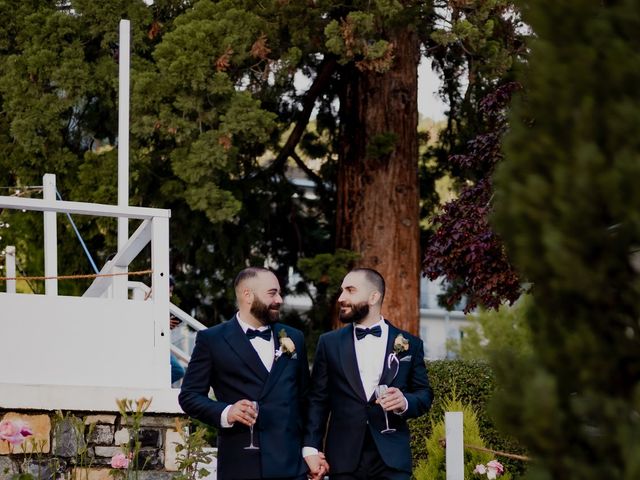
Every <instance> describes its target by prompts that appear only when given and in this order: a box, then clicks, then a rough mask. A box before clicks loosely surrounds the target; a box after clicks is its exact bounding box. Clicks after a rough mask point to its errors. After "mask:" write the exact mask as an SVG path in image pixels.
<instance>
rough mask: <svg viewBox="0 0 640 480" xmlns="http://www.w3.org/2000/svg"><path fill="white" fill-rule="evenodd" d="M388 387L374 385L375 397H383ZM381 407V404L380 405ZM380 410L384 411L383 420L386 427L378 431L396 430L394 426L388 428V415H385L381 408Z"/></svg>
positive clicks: (385, 412)
mask: <svg viewBox="0 0 640 480" xmlns="http://www.w3.org/2000/svg"><path fill="white" fill-rule="evenodd" d="M388 389H389V387H387V386H386V385H376V398H377V399H381V398H383V397H384V396H385V395H386V394H387V390H388ZM380 406H381V407H382V405H380ZM382 411H383V412H384V421H385V423H386V424H387V428H385V429H384V430H381V431H380V433H393V432H395V431H396V429H395V428H389V417H388V416H387V411H386V410H385V409H384V408H383V409H382Z"/></svg>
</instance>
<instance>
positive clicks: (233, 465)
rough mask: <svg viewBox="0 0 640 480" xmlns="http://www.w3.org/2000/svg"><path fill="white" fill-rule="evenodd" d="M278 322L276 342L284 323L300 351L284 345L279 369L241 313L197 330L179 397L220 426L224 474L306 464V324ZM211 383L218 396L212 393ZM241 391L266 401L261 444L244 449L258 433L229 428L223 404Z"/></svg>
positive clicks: (260, 474) (274, 472)
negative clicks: (265, 358) (258, 346)
mask: <svg viewBox="0 0 640 480" xmlns="http://www.w3.org/2000/svg"><path fill="white" fill-rule="evenodd" d="M272 328H273V335H274V340H275V348H276V350H278V348H279V346H280V343H279V339H278V335H279V333H280V331H281V330H282V329H284V331H285V332H286V334H287V336H288V337H290V338H291V340H293V343H294V344H295V347H296V348H295V352H294V354H292V355H290V354H287V353H284V354H282V355H281V356H280V357H279V358H278V359H277V360H275V361H274V363H273V366H272V368H271V372H268V371H267V369H266V368H265V367H264V365H263V363H262V362H261V361H260V357H259V356H258V354H257V352H256V351H255V349H254V348H253V346H252V345H251V343H250V342H249V339H248V338H247V336H246V335H245V333H244V332H243V331H242V328H241V327H240V324H239V323H238V321H237V320H236V318H235V317H234V319H233V320H230V321H228V322H225V323H222V324H219V325H216V326H215V327H212V328H209V329H207V330H202V331H200V332H198V335H197V337H196V344H195V347H194V349H193V354H192V355H191V361H190V362H189V366H188V367H187V372H186V374H185V376H184V380H183V382H182V389H181V391H180V395H179V397H178V398H179V402H180V406H181V407H182V409H183V410H184V411H185V413H187V414H188V415H190V416H191V417H194V418H196V419H198V420H201V421H203V422H205V423H208V424H210V425H214V426H216V427H218V478H219V479H220V480H227V479H234V478H242V479H248V478H270V477H278V478H282V477H295V476H298V475H301V474H303V473H304V472H306V464H305V463H304V461H303V460H302V456H301V449H302V435H303V428H304V422H305V418H304V417H303V415H304V413H305V412H306V398H307V393H308V386H309V364H308V361H307V353H306V349H305V345H304V339H303V336H302V332H300V331H299V330H296V329H294V328H291V327H288V326H286V325H283V324H280V323H276V324H274V325H273V326H272ZM274 354H275V352H274ZM209 387H212V388H213V391H214V394H215V400H211V399H210V398H209V397H208V394H209ZM241 399H248V400H256V401H257V402H258V406H259V412H258V419H257V422H256V424H255V426H254V444H256V445H257V446H259V447H260V450H245V449H244V447H246V446H248V445H249V441H250V435H249V427H247V426H245V425H242V424H239V423H236V424H235V425H234V426H233V427H231V428H221V425H220V416H221V414H222V411H223V410H224V409H225V407H226V406H227V405H230V404H233V403H235V402H237V401H238V400H241Z"/></svg>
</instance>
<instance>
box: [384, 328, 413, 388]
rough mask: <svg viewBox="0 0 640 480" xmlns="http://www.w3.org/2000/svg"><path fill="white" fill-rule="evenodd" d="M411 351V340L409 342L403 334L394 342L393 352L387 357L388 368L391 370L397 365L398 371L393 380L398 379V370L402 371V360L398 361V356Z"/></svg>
mask: <svg viewBox="0 0 640 480" xmlns="http://www.w3.org/2000/svg"><path fill="white" fill-rule="evenodd" d="M407 350H409V340H407V339H406V338H405V337H404V335H402V334H401V333H399V334H398V336H397V337H396V338H395V339H394V340H393V352H391V353H390V354H389V356H388V357H387V368H388V369H389V370H391V368H392V366H393V364H394V363H395V365H396V369H395V372H394V374H393V378H396V375H398V370H399V369H400V360H398V355H400V354H401V353H402V352H406V351H407Z"/></svg>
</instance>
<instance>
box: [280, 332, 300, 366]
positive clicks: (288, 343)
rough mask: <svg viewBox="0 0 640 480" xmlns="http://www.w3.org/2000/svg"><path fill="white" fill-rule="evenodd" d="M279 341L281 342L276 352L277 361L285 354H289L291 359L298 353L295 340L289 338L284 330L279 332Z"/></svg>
mask: <svg viewBox="0 0 640 480" xmlns="http://www.w3.org/2000/svg"><path fill="white" fill-rule="evenodd" d="M278 340H279V341H280V348H279V349H278V350H277V351H276V360H277V359H278V358H280V357H281V356H282V355H283V354H287V355H289V356H290V357H291V356H293V354H294V353H295V351H296V345H295V344H294V343H293V340H291V338H289V337H288V336H287V332H286V331H285V330H284V328H282V329H281V330H280V331H279V332H278Z"/></svg>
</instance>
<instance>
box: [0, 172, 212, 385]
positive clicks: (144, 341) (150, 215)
mask: <svg viewBox="0 0 640 480" xmlns="http://www.w3.org/2000/svg"><path fill="white" fill-rule="evenodd" d="M55 183H56V181H55V175H52V174H46V175H44V177H43V197H44V198H42V199H37V198H23V197H17V196H0V210H1V209H8V210H15V211H17V212H20V211H36V212H43V217H44V224H43V227H44V277H45V278H44V281H45V292H44V293H45V294H44V295H20V294H16V293H15V280H7V293H6V294H0V311H4V312H12V315H11V316H6V317H4V318H3V319H2V320H6V321H3V322H0V336H2V337H4V336H5V335H6V336H7V338H24V339H29V343H30V346H31V347H32V348H33V349H34V351H38V352H39V357H41V358H45V359H47V361H46V362H39V361H37V360H36V359H35V358H34V359H31V357H28V358H27V361H25V362H20V368H18V369H14V370H11V369H9V370H6V371H5V370H3V371H0V384H3V383H4V384H6V385H23V386H24V385H52V386H56V385H57V386H73V385H78V386H85V385H86V386H94V387H105V388H111V387H123V388H148V389H149V388H151V389H162V388H169V386H170V381H169V380H170V375H169V373H170V372H169V352H170V344H171V342H170V330H169V312H170V311H171V310H173V309H175V308H177V307H173V309H172V308H171V307H170V302H169V218H170V214H171V213H170V211H169V210H164V209H154V208H141V207H129V206H114V205H101V204H93V203H84V202H70V201H62V200H58V199H57V198H56V186H55ZM58 213H66V214H74V215H89V216H98V217H112V218H127V219H137V220H141V224H140V226H139V227H138V228H137V229H136V231H135V232H134V233H133V234H132V235H131V236H128V237H127V240H126V242H124V244H123V245H122V246H121V247H120V248H119V249H118V252H117V253H116V255H115V256H114V258H113V259H111V260H110V261H109V262H107V263H106V264H105V265H104V266H103V267H102V269H101V271H100V273H99V275H100V276H98V277H96V278H95V279H94V280H93V282H92V283H91V285H90V286H89V288H88V289H87V290H86V291H85V292H84V294H83V295H82V296H81V297H70V296H60V295H58V278H59V275H58V265H57V264H58V251H57V250H58V240H59V239H58V235H57V228H56V215H57V214H58ZM149 244H150V246H151V262H150V269H149V270H148V272H149V275H150V276H151V288H152V289H153V291H154V292H160V293H159V294H156V295H153V297H152V298H151V299H150V300H149V301H147V302H136V301H130V300H129V293H128V276H129V273H128V269H129V266H130V264H131V262H132V261H133V260H134V259H135V258H136V257H137V256H138V255H139V254H140V252H142V250H143V249H144V248H145V247H146V245H149ZM5 263H6V265H5V266H6V270H5V276H6V277H7V278H9V277H10V278H15V277H16V275H15V272H16V264H15V249H11V248H9V247H7V248H5ZM27 273H28V272H27ZM133 273H134V272H131V274H133ZM26 278H27V279H28V277H26ZM178 315H180V317H185V316H187V315H186V313H185V312H182V311H180V312H178ZM9 318H12V319H15V320H17V319H18V318H19V319H20V321H19V322H18V321H9ZM181 319H182V318H181ZM183 321H184V322H185V323H186V324H188V325H196V327H197V328H200V326H199V325H198V324H196V323H194V322H195V320H194V319H191V318H187V319H186V320H185V319H183ZM176 348H179V347H176ZM176 354H178V355H180V358H182V359H185V357H186V355H187V354H186V352H184V351H183V349H180V352H176ZM20 355H21V354H20V351H19V346H18V345H17V344H16V345H15V346H11V347H10V348H9V347H8V348H6V349H2V350H0V363H4V362H5V361H7V362H8V361H10V360H11V358H14V357H16V356H18V357H20Z"/></svg>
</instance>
